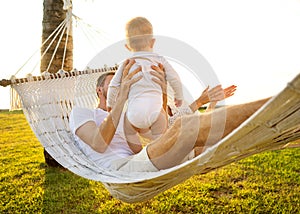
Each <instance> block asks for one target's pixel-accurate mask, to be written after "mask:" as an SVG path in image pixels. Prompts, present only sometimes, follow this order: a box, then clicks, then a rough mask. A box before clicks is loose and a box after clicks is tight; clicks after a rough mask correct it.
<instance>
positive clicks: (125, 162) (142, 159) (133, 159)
mask: <svg viewBox="0 0 300 214" xmlns="http://www.w3.org/2000/svg"><path fill="white" fill-rule="evenodd" d="M111 169H113V170H118V171H123V172H157V171H159V170H158V169H157V168H156V167H155V166H154V165H153V163H152V162H151V160H150V159H149V156H148V154H147V146H145V147H144V148H143V149H142V151H140V152H139V153H138V154H135V155H132V156H130V157H126V158H121V159H118V160H115V161H113V162H112V164H111Z"/></svg>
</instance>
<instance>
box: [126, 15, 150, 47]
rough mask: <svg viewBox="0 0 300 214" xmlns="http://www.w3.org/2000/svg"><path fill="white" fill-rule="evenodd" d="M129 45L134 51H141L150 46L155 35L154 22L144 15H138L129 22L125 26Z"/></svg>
mask: <svg viewBox="0 0 300 214" xmlns="http://www.w3.org/2000/svg"><path fill="white" fill-rule="evenodd" d="M125 32H126V40H127V45H128V46H129V48H131V49H132V50H134V51H141V50H143V49H145V48H147V47H149V46H150V44H151V40H152V37H153V28H152V24H151V23H150V22H149V21H148V20H147V19H146V18H144V17H136V18H133V19H131V20H130V21H128V22H127V24H126V27H125Z"/></svg>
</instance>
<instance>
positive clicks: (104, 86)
mask: <svg viewBox="0 0 300 214" xmlns="http://www.w3.org/2000/svg"><path fill="white" fill-rule="evenodd" d="M113 77H114V76H113V75H108V76H107V77H106V78H105V81H104V85H103V86H102V93H103V96H104V97H105V99H107V91H108V86H109V83H110V81H111V79H112V78H113Z"/></svg>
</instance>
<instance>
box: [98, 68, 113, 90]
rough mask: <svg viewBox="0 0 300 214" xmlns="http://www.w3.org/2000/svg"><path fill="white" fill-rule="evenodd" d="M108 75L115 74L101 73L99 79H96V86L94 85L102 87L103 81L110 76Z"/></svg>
mask: <svg viewBox="0 0 300 214" xmlns="http://www.w3.org/2000/svg"><path fill="white" fill-rule="evenodd" d="M110 75H115V72H114V71H107V72H104V73H102V74H101V75H100V76H99V78H98V79H97V84H96V87H97V88H98V87H102V86H104V82H105V79H106V77H107V76H110Z"/></svg>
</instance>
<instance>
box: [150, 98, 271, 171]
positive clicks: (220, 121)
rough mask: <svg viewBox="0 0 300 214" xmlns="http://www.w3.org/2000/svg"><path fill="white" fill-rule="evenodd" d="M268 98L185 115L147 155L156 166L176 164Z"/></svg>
mask: <svg viewBox="0 0 300 214" xmlns="http://www.w3.org/2000/svg"><path fill="white" fill-rule="evenodd" d="M267 100H268V99H264V100H259V101H255V102H251V103H246V104H240V105H233V106H228V107H225V108H222V109H217V110H215V111H213V112H209V113H204V114H201V115H197V116H195V115H192V116H184V117H182V118H180V119H178V120H176V122H175V124H174V125H173V126H172V127H171V128H170V129H169V130H167V132H166V133H165V134H163V135H162V136H161V137H160V138H158V139H157V140H155V141H154V142H153V143H151V144H149V146H148V148H147V152H148V156H149V158H150V160H151V161H152V163H153V164H154V165H155V166H156V167H157V168H158V169H166V168H170V167H173V166H176V165H178V164H179V163H180V161H181V160H182V159H183V158H184V157H185V156H186V155H187V154H188V153H189V152H190V151H191V150H192V149H193V148H195V147H198V148H199V147H200V148H201V147H202V148H203V147H206V146H207V144H208V145H209V146H212V145H214V144H215V143H217V142H218V141H219V140H220V139H221V138H223V137H225V136H226V135H228V134H229V133H230V132H232V131H233V130H234V129H236V128H237V127H238V126H239V125H240V124H241V123H243V122H244V121H245V120H246V119H248V118H249V117H250V116H251V115H252V114H253V113H255V112H256V111H257V110H258V109H259V108H260V107H261V106H262V105H263V104H264V103H266V101H267ZM219 127H222V128H221V129H220V128H219ZM199 153H200V152H199Z"/></svg>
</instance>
